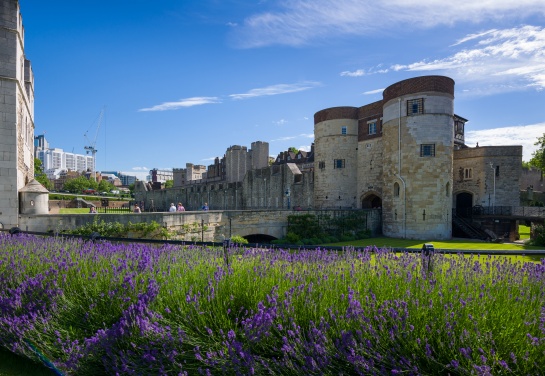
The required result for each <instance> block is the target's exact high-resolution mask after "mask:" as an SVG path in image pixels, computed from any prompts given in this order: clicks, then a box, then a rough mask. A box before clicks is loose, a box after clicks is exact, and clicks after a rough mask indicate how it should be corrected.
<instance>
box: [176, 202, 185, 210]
mask: <svg viewBox="0 0 545 376" xmlns="http://www.w3.org/2000/svg"><path fill="white" fill-rule="evenodd" d="M176 211H185V208H184V206H183V205H182V203H181V202H178V207H177V208H176Z"/></svg>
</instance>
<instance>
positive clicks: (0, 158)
mask: <svg viewBox="0 0 545 376" xmlns="http://www.w3.org/2000/svg"><path fill="white" fill-rule="evenodd" d="M0 32H1V33H2V37H1V38H0V51H2V53H1V54H0V227H2V226H3V227H4V228H9V227H13V226H17V225H18V222H19V221H18V214H19V190H20V189H21V188H23V187H24V186H25V185H26V184H27V183H28V182H29V181H30V180H31V179H32V178H33V177H34V150H33V149H34V76H33V73H32V67H31V65H30V61H29V60H27V59H26V56H25V40H24V37H25V35H24V28H23V20H22V17H21V13H20V10H19V2H18V1H17V0H0Z"/></svg>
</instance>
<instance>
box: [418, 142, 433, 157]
mask: <svg viewBox="0 0 545 376" xmlns="http://www.w3.org/2000/svg"><path fill="white" fill-rule="evenodd" d="M420 156H421V157H435V144H422V145H420Z"/></svg>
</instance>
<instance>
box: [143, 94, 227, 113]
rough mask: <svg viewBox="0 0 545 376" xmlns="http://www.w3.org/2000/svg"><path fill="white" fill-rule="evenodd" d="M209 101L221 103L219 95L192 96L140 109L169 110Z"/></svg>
mask: <svg viewBox="0 0 545 376" xmlns="http://www.w3.org/2000/svg"><path fill="white" fill-rule="evenodd" d="M209 103H221V100H220V99H219V98H218V97H192V98H185V99H181V100H179V101H178V102H165V103H162V104H158V105H156V106H153V107H149V108H141V109H139V110H138V111H169V110H178V109H180V108H183V107H193V106H200V105H203V104H209Z"/></svg>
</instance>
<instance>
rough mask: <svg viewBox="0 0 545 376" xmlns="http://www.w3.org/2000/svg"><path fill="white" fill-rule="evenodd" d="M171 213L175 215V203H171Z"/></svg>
mask: <svg viewBox="0 0 545 376" xmlns="http://www.w3.org/2000/svg"><path fill="white" fill-rule="evenodd" d="M168 211H169V212H171V213H173V212H175V211H176V205H174V203H171V204H170V208H169V209H168Z"/></svg>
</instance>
